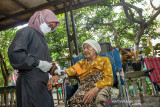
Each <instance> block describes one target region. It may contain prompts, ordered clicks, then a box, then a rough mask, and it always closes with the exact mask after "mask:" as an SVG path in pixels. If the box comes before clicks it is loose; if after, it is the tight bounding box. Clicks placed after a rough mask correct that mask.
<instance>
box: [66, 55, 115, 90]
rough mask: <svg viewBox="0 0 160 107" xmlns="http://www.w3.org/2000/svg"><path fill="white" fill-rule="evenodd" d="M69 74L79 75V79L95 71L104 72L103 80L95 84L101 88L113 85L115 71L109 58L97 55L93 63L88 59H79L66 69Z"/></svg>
mask: <svg viewBox="0 0 160 107" xmlns="http://www.w3.org/2000/svg"><path fill="white" fill-rule="evenodd" d="M65 71H66V73H67V75H68V76H73V75H76V74H77V75H79V79H80V80H81V79H84V78H85V77H86V76H87V75H88V74H91V73H94V72H97V71H99V72H101V73H102V77H103V79H102V80H99V81H98V82H97V83H95V85H96V86H97V87H98V88H99V89H100V88H103V87H105V86H112V85H113V71H112V67H111V63H110V60H109V58H107V57H101V56H97V57H96V59H94V60H93V62H92V63H90V62H89V60H88V59H82V60H80V61H78V62H77V63H76V64H75V65H74V66H72V67H70V68H68V69H66V70H65Z"/></svg>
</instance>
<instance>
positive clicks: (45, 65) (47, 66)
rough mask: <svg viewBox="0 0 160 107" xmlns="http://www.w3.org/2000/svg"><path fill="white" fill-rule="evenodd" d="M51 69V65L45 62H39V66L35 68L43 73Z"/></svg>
mask: <svg viewBox="0 0 160 107" xmlns="http://www.w3.org/2000/svg"><path fill="white" fill-rule="evenodd" d="M51 67H52V63H49V62H47V61H42V60H40V61H39V65H38V66H37V68H39V69H41V70H42V71H43V72H48V71H49V70H50V69H51Z"/></svg>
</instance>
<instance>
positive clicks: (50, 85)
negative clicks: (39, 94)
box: [47, 75, 59, 90]
mask: <svg viewBox="0 0 160 107" xmlns="http://www.w3.org/2000/svg"><path fill="white" fill-rule="evenodd" d="M58 80H59V75H55V76H53V77H52V78H50V79H49V80H48V83H47V88H48V90H52V89H53V86H54V85H55V84H56V83H57V82H58Z"/></svg>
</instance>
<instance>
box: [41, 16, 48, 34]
mask: <svg viewBox="0 0 160 107" xmlns="http://www.w3.org/2000/svg"><path fill="white" fill-rule="evenodd" d="M40 19H41V20H43V23H42V24H41V25H40V29H41V31H42V32H43V34H44V35H45V34H47V33H49V32H51V28H50V27H48V25H47V24H46V23H45V21H44V18H43V16H42V15H41V18H40Z"/></svg>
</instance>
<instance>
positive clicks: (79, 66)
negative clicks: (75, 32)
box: [65, 40, 119, 107]
mask: <svg viewBox="0 0 160 107" xmlns="http://www.w3.org/2000/svg"><path fill="white" fill-rule="evenodd" d="M82 46H83V54H84V56H85V57H86V59H82V60H80V61H79V62H77V63H76V64H75V65H74V66H72V67H70V68H68V69H66V70H65V71H66V73H67V75H68V76H73V75H76V74H77V75H78V77H79V80H80V86H79V87H78V89H77V91H76V92H75V94H74V95H73V96H72V97H71V98H70V100H69V105H70V106H72V107H75V106H78V107H81V106H83V107H90V106H93V107H104V106H107V104H108V105H109V103H107V101H109V100H110V99H112V98H115V97H117V96H118V94H119V91H118V90H117V89H115V88H112V85H113V72H112V67H111V63H110V60H109V58H107V57H101V56H98V54H99V53H100V51H101V47H100V45H99V44H98V43H97V42H96V41H95V40H86V41H85V42H84V43H83V45H82ZM113 93H114V94H113Z"/></svg>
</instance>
